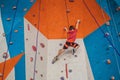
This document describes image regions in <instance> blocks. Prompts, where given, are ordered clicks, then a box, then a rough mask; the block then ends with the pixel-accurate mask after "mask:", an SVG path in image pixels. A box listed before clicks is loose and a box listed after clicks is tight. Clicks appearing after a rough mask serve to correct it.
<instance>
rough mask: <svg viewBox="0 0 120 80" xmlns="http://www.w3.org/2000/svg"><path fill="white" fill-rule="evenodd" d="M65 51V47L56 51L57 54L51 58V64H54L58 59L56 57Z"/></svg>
mask: <svg viewBox="0 0 120 80" xmlns="http://www.w3.org/2000/svg"><path fill="white" fill-rule="evenodd" d="M64 51H65V49H60V50H59V51H58V55H57V56H55V57H54V59H53V60H52V64H54V63H55V62H56V61H57V60H58V57H59V56H60V55H61V54H63V52H64Z"/></svg>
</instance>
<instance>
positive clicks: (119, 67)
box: [99, 0, 120, 75]
mask: <svg viewBox="0 0 120 80" xmlns="http://www.w3.org/2000/svg"><path fill="white" fill-rule="evenodd" d="M99 2H100V5H101V0H100V1H99ZM101 12H102V16H103V19H104V21H106V18H105V15H104V12H103V10H102V8H101ZM112 19H113V18H112ZM106 27H107V26H106ZM107 29H108V31H109V33H110V37H111V39H112V43H113V45H114V46H115V43H114V39H113V36H112V35H111V31H110V29H109V27H107ZM114 53H116V52H115V50H114ZM114 55H115V59H116V62H117V68H118V71H119V75H120V66H119V61H118V58H117V54H114Z"/></svg>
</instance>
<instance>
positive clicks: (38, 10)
mask: <svg viewBox="0 0 120 80" xmlns="http://www.w3.org/2000/svg"><path fill="white" fill-rule="evenodd" d="M40 5H41V0H39V6H38V9H39V10H38V28H37V29H38V30H37V35H36V53H35V61H34V72H33V80H35V71H36V62H37V54H38V52H37V51H38V36H39V28H40V27H39V26H40V9H41V7H40Z"/></svg>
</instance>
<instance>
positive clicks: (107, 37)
mask: <svg viewBox="0 0 120 80" xmlns="http://www.w3.org/2000/svg"><path fill="white" fill-rule="evenodd" d="M83 3H84V5H85V6H86V8H87V9H88V11H89V13H90V15H91V16H92V17H93V19H94V20H95V22H96V24H97V26H98V27H99V26H100V25H99V23H98V21H97V20H96V18H95V16H94V15H93V14H92V13H91V11H90V9H89V7H88V6H87V4H86V2H85V1H84V0H83ZM99 29H100V30H101V32H102V33H103V34H105V32H104V30H103V29H102V28H101V27H99ZM105 38H106V39H107V41H108V42H109V43H110V44H111V46H112V47H113V49H114V50H115V51H116V53H117V54H118V55H119V56H120V53H119V51H118V50H117V48H116V47H115V46H114V45H113V43H112V42H111V41H110V39H109V38H108V37H105Z"/></svg>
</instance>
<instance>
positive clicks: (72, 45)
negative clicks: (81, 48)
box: [63, 42, 78, 49]
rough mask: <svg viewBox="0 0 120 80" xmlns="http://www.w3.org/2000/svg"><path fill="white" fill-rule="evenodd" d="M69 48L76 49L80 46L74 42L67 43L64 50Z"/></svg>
mask: <svg viewBox="0 0 120 80" xmlns="http://www.w3.org/2000/svg"><path fill="white" fill-rule="evenodd" d="M69 46H71V47H74V48H76V47H77V46H78V44H77V43H74V42H66V43H65V44H64V46H63V49H67V48H68V47H69Z"/></svg>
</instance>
